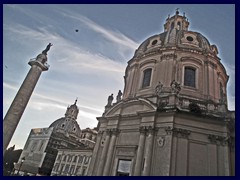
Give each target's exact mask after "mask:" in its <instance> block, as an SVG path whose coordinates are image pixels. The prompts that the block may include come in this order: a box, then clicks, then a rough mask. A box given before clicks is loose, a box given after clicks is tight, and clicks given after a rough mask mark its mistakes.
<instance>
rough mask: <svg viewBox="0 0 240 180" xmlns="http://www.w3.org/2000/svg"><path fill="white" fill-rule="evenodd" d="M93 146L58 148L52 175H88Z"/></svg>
mask: <svg viewBox="0 0 240 180" xmlns="http://www.w3.org/2000/svg"><path fill="white" fill-rule="evenodd" d="M92 151H93V148H81V149H79V148H76V149H58V155H57V158H56V160H55V163H54V166H53V169H52V172H51V176H86V175H87V171H88V168H89V165H90V162H91V158H92Z"/></svg>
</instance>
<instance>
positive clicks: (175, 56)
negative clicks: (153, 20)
mask: <svg viewBox="0 0 240 180" xmlns="http://www.w3.org/2000/svg"><path fill="white" fill-rule="evenodd" d="M188 26H189V22H188V19H187V18H186V17H185V14H183V15H180V14H179V12H178V11H176V14H175V15H173V16H172V17H168V18H167V20H166V23H165V24H164V32H162V33H160V34H157V35H153V36H151V37H149V38H147V39H146V40H145V41H143V43H142V44H141V45H140V46H139V47H138V48H137V50H136V51H135V54H134V56H133V58H132V59H130V60H129V61H128V66H127V68H126V71H125V76H124V80H125V86H124V92H123V100H127V99H131V98H139V97H141V98H143V97H144V98H151V99H152V101H153V102H157V101H158V100H159V99H160V100H161V103H165V104H166V103H168V101H169V100H166V98H167V96H171V95H173V94H175V95H176V96H178V98H179V99H180V101H179V103H180V104H184V103H185V99H189V100H186V101H188V102H187V103H185V104H188V103H190V102H193V101H194V102H200V101H201V103H202V104H204V103H205V104H206V103H207V102H214V106H213V107H211V109H212V110H216V109H217V105H218V104H224V105H226V106H227V98H226V94H227V92H226V87H227V82H228V78H229V77H228V75H227V73H226V70H225V68H224V66H223V65H222V63H221V62H220V58H219V57H218V49H217V46H216V45H211V44H210V43H209V41H208V39H207V38H206V37H205V36H203V35H202V34H201V33H199V32H194V31H190V30H188ZM136 77H139V78H136ZM154 98H155V100H154ZM164 98H165V99H164ZM160 100H159V101H160ZM163 101H164V102H163ZM165 101H166V102H165ZM186 106H187V105H186ZM203 106H205V105H203ZM205 109H206V108H205Z"/></svg>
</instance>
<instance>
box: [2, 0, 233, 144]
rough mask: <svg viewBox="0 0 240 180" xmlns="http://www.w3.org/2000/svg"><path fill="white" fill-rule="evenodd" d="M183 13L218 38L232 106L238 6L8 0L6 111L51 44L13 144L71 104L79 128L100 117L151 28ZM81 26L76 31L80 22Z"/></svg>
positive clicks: (5, 24)
mask: <svg viewBox="0 0 240 180" xmlns="http://www.w3.org/2000/svg"><path fill="white" fill-rule="evenodd" d="M176 8H180V10H179V11H180V14H182V13H183V12H185V13H186V16H187V18H188V19H189V22H190V26H189V30H190V31H197V32H200V33H201V34H203V35H204V36H205V37H207V38H208V40H209V41H210V43H211V44H215V45H217V47H218V50H219V57H220V58H221V62H222V63H223V65H224V66H225V68H226V70H227V72H228V75H229V76H230V78H229V81H228V88H227V92H228V106H229V109H230V110H235V6H234V5H227V4H222V5H217V4H213V5H209V4H208V5H204V4H200V5H197V4H189V5H188V4H179V5H178V4H170V5H168V4H142V5H138V4H132V5H131V4H127V5H126V4H125V5H124V4H121V5H107V4H104V5H103V4H97V5H91V4H89V5H87V4H84V5H83V4H75V5H67V4H64V5H57V4H53V5H47V4H46V5H44V4H41V5H39V4H38V5H27V4H21V5H14V4H11V5H7V4H5V5H3V117H4V116H5V114H6V112H7V110H8V108H9V106H10V105H11V103H12V100H13V99H14V97H15V95H16V93H17V90H18V89H19V87H20V85H21V84H22V82H23V80H24V78H25V77H26V75H27V73H28V71H29V69H30V66H29V65H28V64H27V63H28V61H29V60H30V59H31V58H35V57H36V56H37V55H38V54H39V53H41V52H42V50H44V49H45V47H46V45H47V44H48V43H49V42H51V43H52V44H53V46H52V47H51V49H50V51H49V52H48V64H49V65H50V68H49V71H47V72H43V73H42V75H41V77H40V79H39V81H38V84H37V86H36V88H35V90H34V93H33V95H32V97H31V99H30V101H29V103H28V106H27V107H26V109H25V112H24V114H23V116H22V118H21V121H20V123H19V125H18V127H17V130H16V131H15V134H14V136H13V138H12V140H11V142H10V146H12V145H14V144H15V145H16V148H23V146H24V144H25V142H26V139H27V137H28V134H29V132H30V130H31V129H32V128H44V127H48V126H49V125H50V124H51V123H52V122H53V121H54V120H56V119H58V118H60V117H63V116H64V114H65V111H66V108H67V106H68V105H71V104H73V103H74V101H75V99H76V97H78V102H77V105H78V107H79V109H80V111H79V115H78V119H77V121H78V123H79V125H80V127H81V128H82V129H84V128H86V127H90V128H93V127H95V126H96V125H97V120H96V117H99V116H101V115H102V113H103V111H104V106H105V105H106V104H107V97H108V96H109V95H110V94H111V93H113V94H114V98H115V99H114V101H115V100H116V95H117V92H118V90H122V91H123V88H124V79H123V76H124V72H125V68H126V66H127V62H128V60H130V59H131V58H132V57H133V54H134V52H135V50H136V49H137V48H138V46H139V45H140V44H141V43H142V42H143V41H144V40H145V39H147V38H148V37H149V36H152V35H155V34H159V33H162V32H163V24H164V22H165V20H166V18H167V16H168V14H170V15H171V16H172V15H173V14H174V13H175V9H176ZM76 29H78V30H79V31H78V32H76V31H75V30H76Z"/></svg>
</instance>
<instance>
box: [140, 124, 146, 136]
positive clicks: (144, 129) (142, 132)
mask: <svg viewBox="0 0 240 180" xmlns="http://www.w3.org/2000/svg"><path fill="white" fill-rule="evenodd" d="M139 132H140V134H144V135H145V134H146V132H147V126H140V127H139Z"/></svg>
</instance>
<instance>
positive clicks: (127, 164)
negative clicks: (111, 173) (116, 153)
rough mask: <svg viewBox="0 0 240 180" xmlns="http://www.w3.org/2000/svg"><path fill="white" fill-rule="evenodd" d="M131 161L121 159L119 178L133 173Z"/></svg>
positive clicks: (119, 162)
mask: <svg viewBox="0 0 240 180" xmlns="http://www.w3.org/2000/svg"><path fill="white" fill-rule="evenodd" d="M131 164H132V161H131V160H125V159H119V161H118V168H117V176H129V175H130V172H131Z"/></svg>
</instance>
